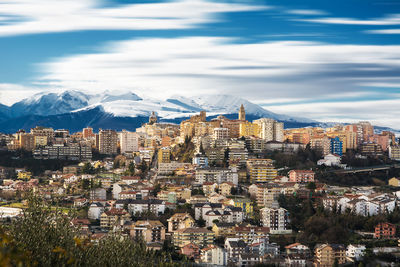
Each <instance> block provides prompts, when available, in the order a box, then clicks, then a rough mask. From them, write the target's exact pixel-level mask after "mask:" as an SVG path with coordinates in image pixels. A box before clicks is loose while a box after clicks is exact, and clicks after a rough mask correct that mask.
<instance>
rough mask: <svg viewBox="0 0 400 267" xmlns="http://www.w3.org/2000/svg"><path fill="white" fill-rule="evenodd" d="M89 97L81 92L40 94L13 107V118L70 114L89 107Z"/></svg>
mask: <svg viewBox="0 0 400 267" xmlns="http://www.w3.org/2000/svg"><path fill="white" fill-rule="evenodd" d="M88 101H89V96H88V95H86V94H84V93H81V92H79V91H64V92H62V93H47V94H46V93H39V94H36V95H34V96H33V97H31V98H27V99H24V100H22V101H20V102H17V103H15V104H14V105H12V106H11V113H12V115H13V116H15V117H17V116H22V115H27V114H35V115H55V114H63V113H68V112H71V111H73V110H76V109H79V108H83V107H85V106H87V105H88V103H89V102H88Z"/></svg>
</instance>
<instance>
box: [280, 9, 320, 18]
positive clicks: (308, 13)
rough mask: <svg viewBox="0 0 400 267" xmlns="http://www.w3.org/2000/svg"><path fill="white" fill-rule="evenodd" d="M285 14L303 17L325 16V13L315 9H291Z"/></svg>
mask: <svg viewBox="0 0 400 267" xmlns="http://www.w3.org/2000/svg"><path fill="white" fill-rule="evenodd" d="M286 13H288V14H293V15H305V16H322V15H326V14H327V13H326V12H325V11H322V10H315V9H291V10H288V11H286Z"/></svg>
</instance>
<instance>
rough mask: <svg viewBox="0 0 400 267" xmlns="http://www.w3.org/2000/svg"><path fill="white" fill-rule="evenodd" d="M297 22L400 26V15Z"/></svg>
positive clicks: (315, 19) (331, 18) (316, 19)
mask: <svg viewBox="0 0 400 267" xmlns="http://www.w3.org/2000/svg"><path fill="white" fill-rule="evenodd" d="M294 20H295V21H304V22H313V23H322V24H344V25H376V26H385V25H400V14H393V15H390V16H387V17H383V18H376V19H355V18H333V17H326V18H313V19H294Z"/></svg>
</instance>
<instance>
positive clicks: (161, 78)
mask: <svg viewBox="0 0 400 267" xmlns="http://www.w3.org/2000/svg"><path fill="white" fill-rule="evenodd" d="M232 41H233V40H232V39H229V38H217V37H186V38H152V39H140V40H128V41H121V42H113V43H109V44H108V45H106V46H104V48H103V50H102V51H101V52H99V53H92V54H81V55H74V56H68V57H62V58H58V59H55V60H53V61H51V62H48V63H45V64H42V65H40V67H41V69H42V72H43V75H42V76H41V77H40V79H39V80H38V82H41V83H42V85H45V84H47V85H48V86H55V87H61V88H73V89H86V90H93V91H98V90H106V89H113V90H116V89H119V90H124V89H125V90H126V89H130V90H134V91H136V92H137V93H138V94H139V95H140V94H149V95H150V96H151V95H157V96H164V97H168V96H170V95H174V94H181V95H186V96H191V95H196V94H199V93H208V94H214V93H227V94H233V95H238V96H242V97H245V98H248V99H250V100H253V99H255V100H262V99H270V98H304V96H305V95H310V96H314V97H316V96H318V97H326V96H329V95H331V94H332V93H334V94H348V93H357V92H360V91H365V90H364V89H365V88H364V87H363V86H364V84H367V83H370V82H371V78H375V80H373V82H374V83H381V82H383V81H385V83H386V84H390V83H393V84H394V86H395V85H397V84H398V82H397V81H396V80H393V81H391V80H390V79H391V78H396V77H398V73H399V72H400V62H399V61H398V60H397V59H398V58H399V57H400V45H331V44H325V43H317V42H296V41H290V42H263V43H232ZM377 85H379V84H377ZM376 90H379V88H377V89H376Z"/></svg>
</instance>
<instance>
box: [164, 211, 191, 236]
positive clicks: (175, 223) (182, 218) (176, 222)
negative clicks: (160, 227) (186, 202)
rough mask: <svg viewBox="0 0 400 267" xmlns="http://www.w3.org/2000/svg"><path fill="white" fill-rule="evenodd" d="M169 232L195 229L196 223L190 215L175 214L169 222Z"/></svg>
mask: <svg viewBox="0 0 400 267" xmlns="http://www.w3.org/2000/svg"><path fill="white" fill-rule="evenodd" d="M167 221H168V232H170V233H172V232H176V231H177V230H180V229H185V228H191V227H194V225H195V221H194V219H193V217H192V216H190V214H189V213H175V214H174V215H172V216H171V217H170V218H169V219H168V220H167Z"/></svg>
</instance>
